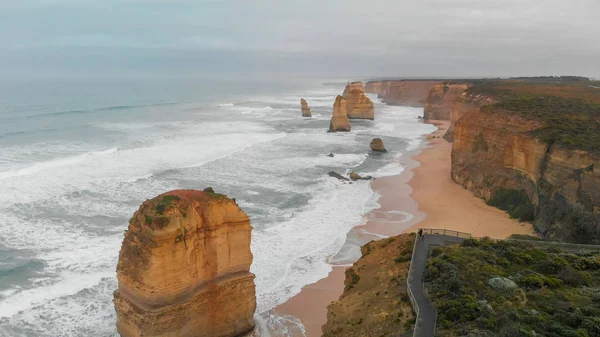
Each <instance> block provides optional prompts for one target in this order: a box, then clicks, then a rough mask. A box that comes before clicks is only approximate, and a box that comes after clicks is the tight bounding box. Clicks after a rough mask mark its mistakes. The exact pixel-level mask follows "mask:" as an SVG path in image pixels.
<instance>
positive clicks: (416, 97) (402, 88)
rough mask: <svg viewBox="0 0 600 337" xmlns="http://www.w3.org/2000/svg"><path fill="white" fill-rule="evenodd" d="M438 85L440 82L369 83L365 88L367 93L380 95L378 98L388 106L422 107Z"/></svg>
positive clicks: (392, 81) (397, 81) (400, 81)
mask: <svg viewBox="0 0 600 337" xmlns="http://www.w3.org/2000/svg"><path fill="white" fill-rule="evenodd" d="M438 83H440V81H427V80H389V81H369V82H367V85H366V86H365V91H366V92H367V93H372V94H378V97H379V98H381V99H382V100H383V102H385V103H388V104H394V105H408V106H414V107H422V106H424V105H425V100H426V99H427V95H429V91H430V90H431V89H432V88H433V86H434V85H436V84H438Z"/></svg>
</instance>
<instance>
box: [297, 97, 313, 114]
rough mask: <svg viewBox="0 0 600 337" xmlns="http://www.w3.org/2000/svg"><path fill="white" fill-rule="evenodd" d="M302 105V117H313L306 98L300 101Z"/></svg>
mask: <svg viewBox="0 0 600 337" xmlns="http://www.w3.org/2000/svg"><path fill="white" fill-rule="evenodd" d="M300 105H301V106H302V117H312V113H311V112H310V108H309V107H308V103H306V100H305V99H304V98H302V99H300Z"/></svg>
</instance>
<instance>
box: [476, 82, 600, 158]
mask: <svg viewBox="0 0 600 337" xmlns="http://www.w3.org/2000/svg"><path fill="white" fill-rule="evenodd" d="M469 82H470V83H471V84H472V87H471V88H470V89H469V90H468V92H469V93H471V94H477V95H487V96H491V97H493V98H495V99H496V100H497V103H495V104H492V105H489V106H487V107H485V108H484V109H483V111H486V112H492V111H498V110H500V111H507V112H509V113H512V114H517V115H520V116H522V117H525V118H528V119H534V120H538V121H540V122H542V125H543V126H542V127H541V128H540V129H537V130H534V131H533V135H534V136H535V137H536V138H538V139H540V140H541V141H543V142H546V143H548V144H558V145H560V146H562V147H565V148H568V149H578V150H584V151H587V152H590V153H592V154H595V155H600V89H598V88H595V87H594V83H595V82H592V81H590V80H589V79H587V78H582V77H540V78H515V79H509V80H471V81H469Z"/></svg>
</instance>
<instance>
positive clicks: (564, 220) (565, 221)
mask: <svg viewBox="0 0 600 337" xmlns="http://www.w3.org/2000/svg"><path fill="white" fill-rule="evenodd" d="M555 81H557V80H555ZM558 81H559V83H558V84H557V83H554V82H553V83H551V84H547V83H539V80H537V81H532V80H529V81H525V80H518V81H517V80H512V81H508V80H506V81H493V82H490V81H487V82H485V81H481V82H478V83H475V85H474V86H473V87H472V88H471V89H469V90H468V91H467V92H466V93H464V94H463V95H461V96H460V97H459V98H458V99H457V101H456V103H455V104H454V107H453V112H452V120H453V130H452V138H453V139H454V144H453V148H452V178H453V179H454V180H455V181H456V182H457V183H459V184H460V185H462V186H463V187H464V188H466V189H468V190H471V191H473V193H474V194H475V195H476V196H478V197H481V198H483V199H485V200H486V201H488V203H489V204H491V205H494V206H497V207H499V208H502V209H505V210H507V211H508V212H509V213H510V214H511V216H513V217H515V218H519V219H521V220H525V221H532V222H533V224H534V228H535V230H536V231H537V232H538V233H540V234H541V235H542V236H543V237H546V238H551V239H555V240H561V241H569V242H578V243H596V244H597V243H600V92H598V93H596V92H595V91H593V90H591V89H590V88H588V87H587V86H583V85H579V84H577V83H570V82H567V83H564V82H563V81H562V80H558Z"/></svg>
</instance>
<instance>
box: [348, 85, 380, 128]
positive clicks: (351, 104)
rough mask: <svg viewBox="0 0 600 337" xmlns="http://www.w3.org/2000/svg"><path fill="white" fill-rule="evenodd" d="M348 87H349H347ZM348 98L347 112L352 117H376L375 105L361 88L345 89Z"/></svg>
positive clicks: (371, 118)
mask: <svg viewBox="0 0 600 337" xmlns="http://www.w3.org/2000/svg"><path fill="white" fill-rule="evenodd" d="M346 89H348V87H346ZM344 93H345V96H344V98H345V99H346V112H347V114H348V118H350V119H370V120H373V119H375V106H374V105H373V102H372V101H371V99H370V98H369V97H367V95H365V92H364V91H363V89H362V86H361V88H353V89H350V90H348V92H346V91H344Z"/></svg>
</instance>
